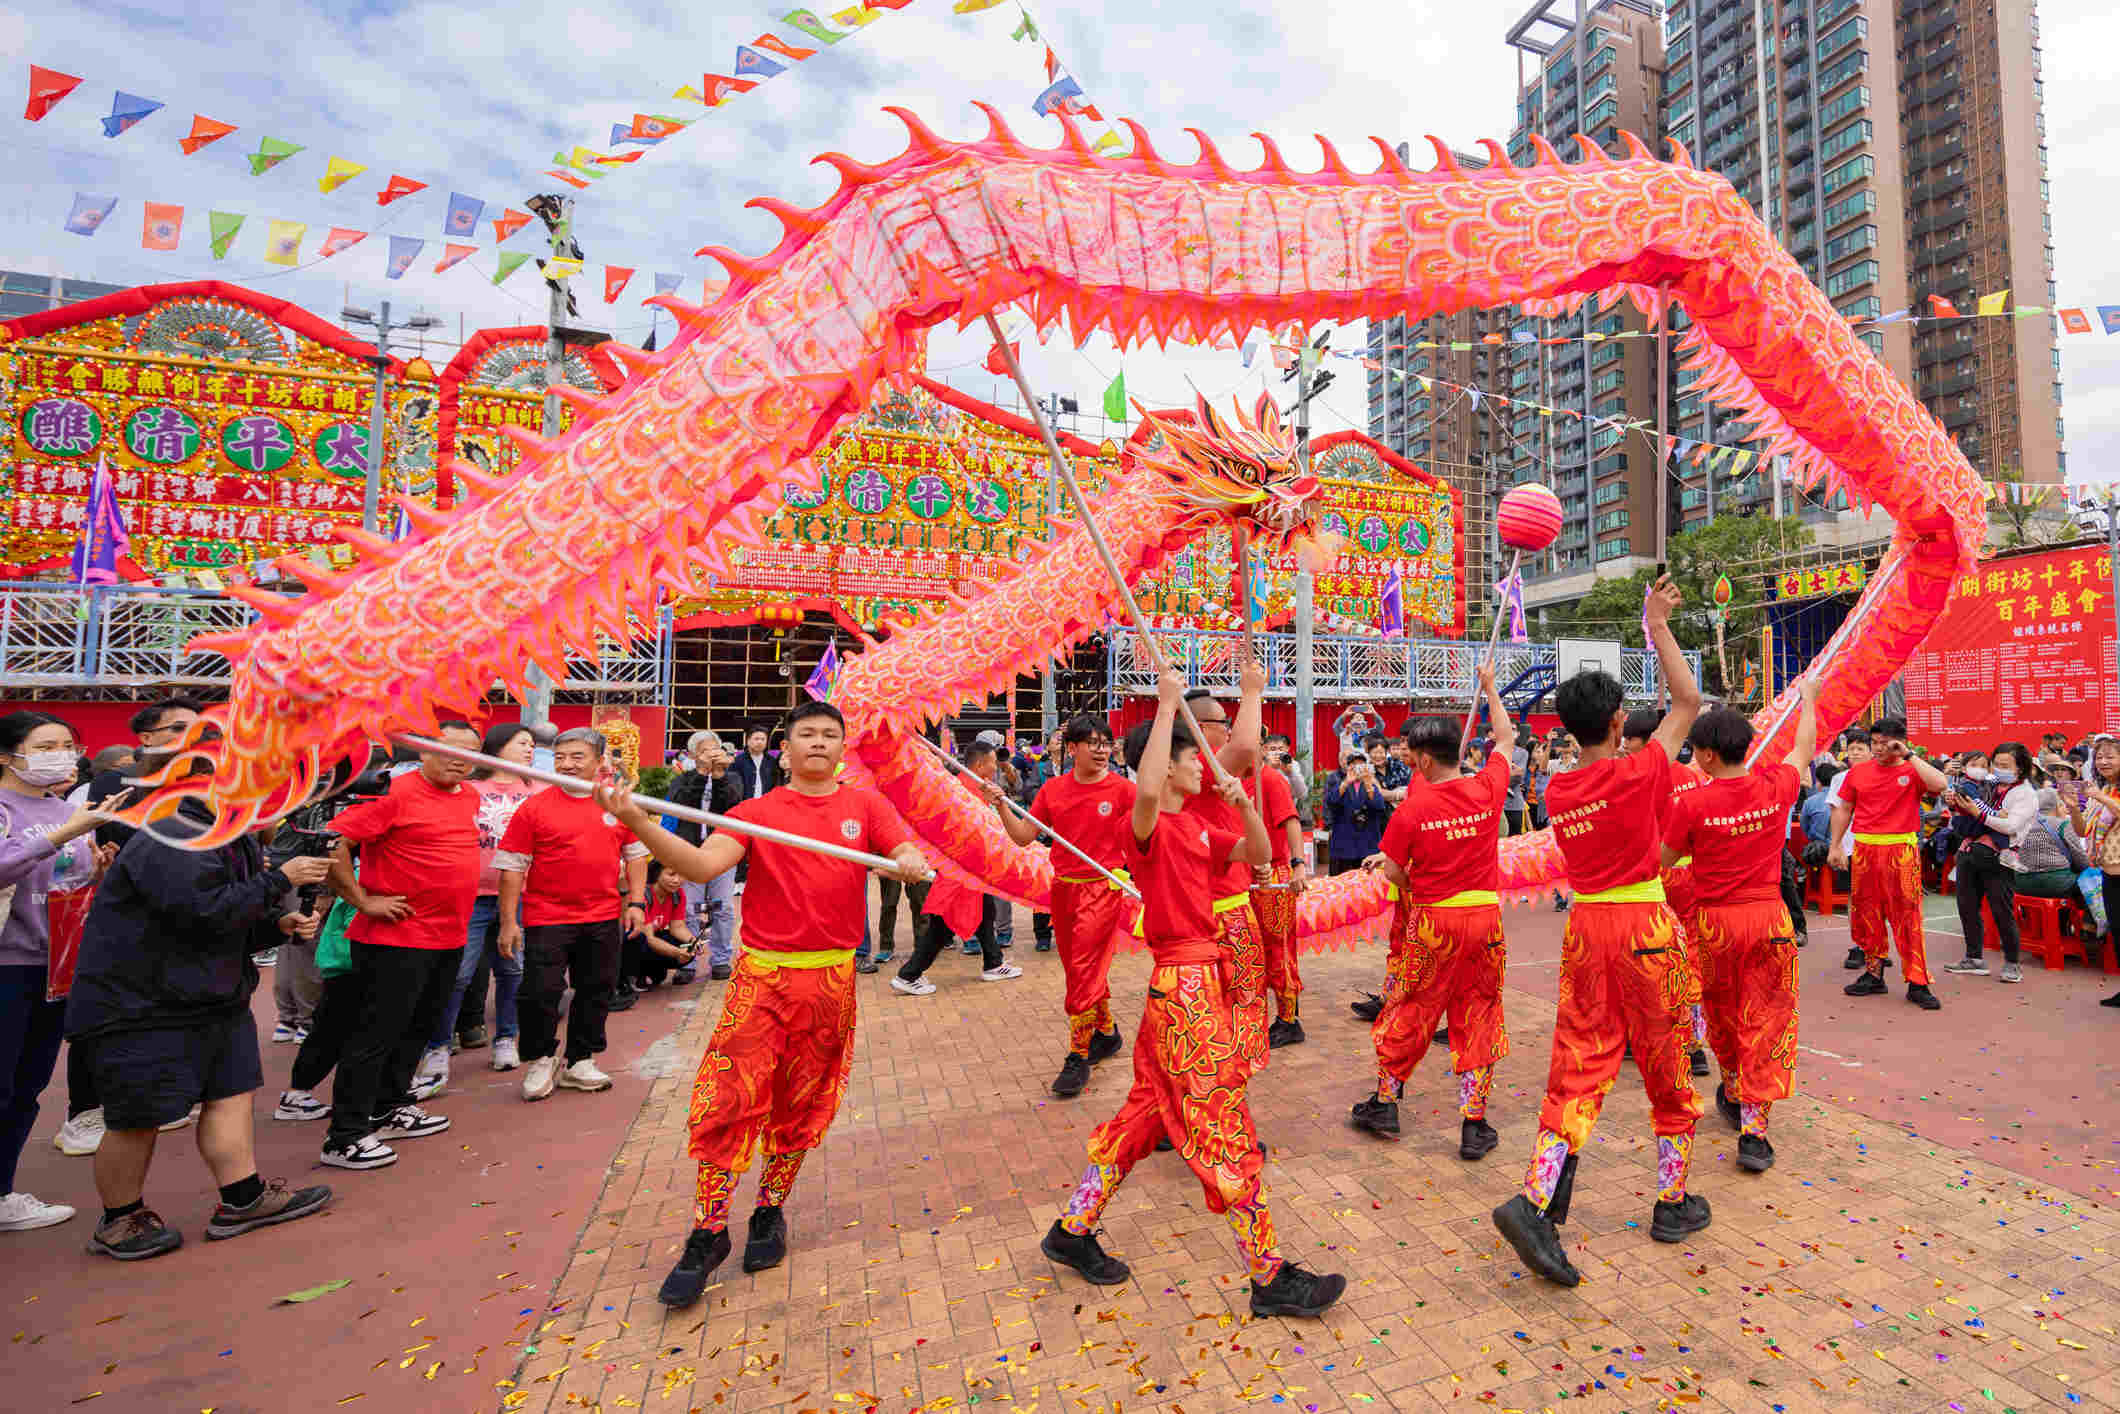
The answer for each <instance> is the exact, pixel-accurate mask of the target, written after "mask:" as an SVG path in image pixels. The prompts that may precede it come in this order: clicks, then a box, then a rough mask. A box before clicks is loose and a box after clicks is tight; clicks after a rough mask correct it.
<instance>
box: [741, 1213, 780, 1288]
mask: <svg viewBox="0 0 2120 1414" xmlns="http://www.w3.org/2000/svg"><path fill="white" fill-rule="evenodd" d="M787 1255H788V1220H787V1219H786V1218H783V1217H782V1216H781V1215H780V1207H779V1205H778V1204H771V1203H760V1204H759V1205H758V1206H757V1207H755V1208H753V1209H752V1210H751V1231H750V1233H749V1234H748V1235H747V1236H746V1237H745V1238H744V1244H743V1269H744V1270H745V1271H747V1272H762V1271H766V1270H767V1269H769V1268H772V1267H777V1266H779V1265H780V1260H781V1258H783V1257H785V1256H787Z"/></svg>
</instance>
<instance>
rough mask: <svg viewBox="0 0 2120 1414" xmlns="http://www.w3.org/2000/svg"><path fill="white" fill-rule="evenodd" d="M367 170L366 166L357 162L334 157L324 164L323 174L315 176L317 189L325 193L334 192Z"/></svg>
mask: <svg viewBox="0 0 2120 1414" xmlns="http://www.w3.org/2000/svg"><path fill="white" fill-rule="evenodd" d="M367 170H368V168H367V167H366V166H364V165H363V164H361V163H359V162H349V161H347V160H346V159H345V158H343V157H334V158H332V159H331V160H330V161H328V162H326V163H325V164H324V175H323V176H321V177H319V178H317V190H318V191H320V192H325V193H330V192H335V191H337V190H338V189H339V188H340V187H342V186H345V185H346V183H348V182H350V181H352V180H353V179H354V178H355V177H358V176H359V175H361V173H363V172H365V171H367Z"/></svg>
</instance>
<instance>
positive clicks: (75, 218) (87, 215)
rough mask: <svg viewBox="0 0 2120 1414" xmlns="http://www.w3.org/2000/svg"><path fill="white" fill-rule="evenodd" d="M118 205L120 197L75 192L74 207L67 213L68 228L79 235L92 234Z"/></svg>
mask: <svg viewBox="0 0 2120 1414" xmlns="http://www.w3.org/2000/svg"><path fill="white" fill-rule="evenodd" d="M117 205H118V198H116V197H114V196H86V195H83V194H82V193H80V192H75V193H74V205H73V209H72V210H71V211H69V212H67V213H66V229H67V230H69V231H71V232H73V233H74V234H75V235H77V236H92V235H94V234H95V233H96V228H97V227H99V226H101V225H102V224H103V223H104V221H105V220H107V219H108V218H109V216H110V213H111V212H112V211H114V210H116V209H117Z"/></svg>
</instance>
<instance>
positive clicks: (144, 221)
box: [140, 201, 184, 250]
mask: <svg viewBox="0 0 2120 1414" xmlns="http://www.w3.org/2000/svg"><path fill="white" fill-rule="evenodd" d="M183 234H184V208H183V207H181V206H167V205H164V204H163V203H161V202H159V201H150V202H148V203H147V211H146V214H145V215H144V216H142V217H141V220H140V248H141V249H142V250H175V249H176V248H177V239H178V237H180V236H182V235H183Z"/></svg>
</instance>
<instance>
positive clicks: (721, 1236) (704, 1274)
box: [655, 1227, 729, 1307]
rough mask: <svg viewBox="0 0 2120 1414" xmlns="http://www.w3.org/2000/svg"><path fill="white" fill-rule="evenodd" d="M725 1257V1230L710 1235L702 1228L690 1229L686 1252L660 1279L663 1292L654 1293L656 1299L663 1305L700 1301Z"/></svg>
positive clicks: (726, 1237)
mask: <svg viewBox="0 0 2120 1414" xmlns="http://www.w3.org/2000/svg"><path fill="white" fill-rule="evenodd" d="M728 1255H729V1233H728V1229H726V1228H724V1229H722V1230H721V1231H720V1232H709V1231H707V1230H706V1229H705V1228H703V1227H695V1228H693V1229H692V1232H691V1235H689V1236H688V1237H686V1238H685V1250H684V1251H683V1252H682V1253H681V1254H679V1256H678V1258H677V1265H676V1266H674V1267H672V1268H670V1275H668V1276H666V1277H664V1278H663V1284H662V1289H661V1290H660V1291H658V1292H656V1293H655V1299H656V1300H657V1301H660V1302H662V1304H663V1305H665V1306H672V1307H684V1306H690V1305H691V1304H692V1303H693V1302H695V1301H697V1300H699V1294H700V1293H701V1292H703V1291H705V1290H706V1289H707V1278H708V1277H710V1276H712V1275H713V1274H714V1269H715V1268H716V1267H718V1266H720V1265H721V1262H722V1258H724V1257H726V1256H728Z"/></svg>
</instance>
